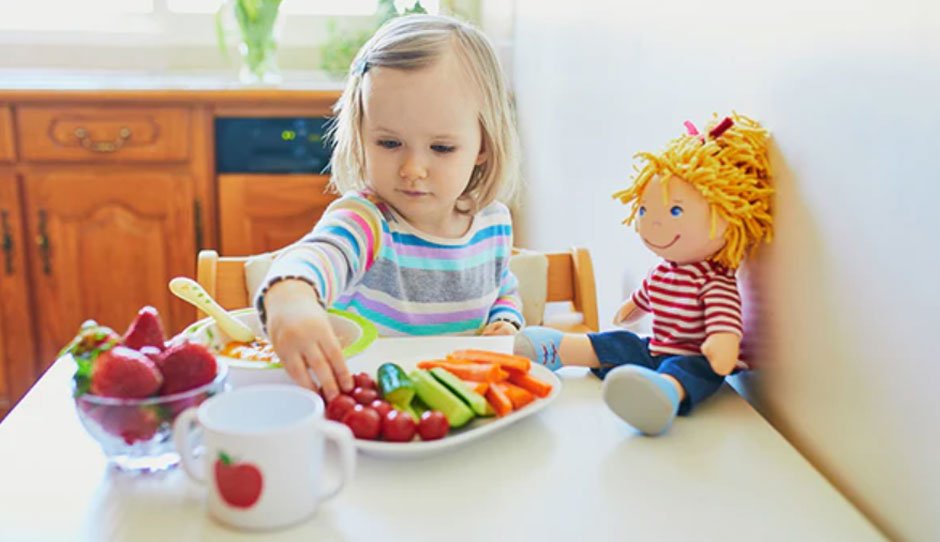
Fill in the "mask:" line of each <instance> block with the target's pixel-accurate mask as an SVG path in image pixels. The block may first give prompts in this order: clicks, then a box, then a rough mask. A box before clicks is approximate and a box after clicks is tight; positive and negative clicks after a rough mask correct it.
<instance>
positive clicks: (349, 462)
mask: <svg viewBox="0 0 940 542" xmlns="http://www.w3.org/2000/svg"><path fill="white" fill-rule="evenodd" d="M319 429H320V430H321V431H323V435H324V436H325V437H326V438H327V439H328V440H332V441H333V442H334V443H336V448H337V449H338V450H339V456H340V464H341V466H342V469H343V473H342V476H341V477H340V479H339V481H337V482H336V485H335V486H333V487H332V488H330V489H328V490H326V491H324V492H322V493H320V499H321V500H325V499H330V498H332V497H335V496H336V494H337V493H339V492H340V490H341V489H343V487H344V486H345V485H346V483H347V482H349V481H350V480H352V477H353V472H355V470H356V444H355V440H354V437H353V433H352V431H351V430H350V429H349V427H347V426H345V425H343V424H341V423H337V422H333V421H328V420H323V421H321V423H320V427H319Z"/></svg>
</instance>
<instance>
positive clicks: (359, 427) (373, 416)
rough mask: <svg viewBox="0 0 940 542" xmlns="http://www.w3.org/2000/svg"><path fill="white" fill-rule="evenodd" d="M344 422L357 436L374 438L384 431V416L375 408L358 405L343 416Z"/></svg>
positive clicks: (368, 438)
mask: <svg viewBox="0 0 940 542" xmlns="http://www.w3.org/2000/svg"><path fill="white" fill-rule="evenodd" d="M343 423H344V424H346V425H347V426H349V428H350V429H352V432H353V435H355V436H356V438H361V439H367V440H374V439H377V438H378V437H379V433H380V432H381V431H382V418H380V417H379V413H378V412H376V411H375V409H374V408H369V407H367V406H362V405H356V406H354V407H352V408H351V409H350V410H349V412H347V413H346V415H345V416H343Z"/></svg>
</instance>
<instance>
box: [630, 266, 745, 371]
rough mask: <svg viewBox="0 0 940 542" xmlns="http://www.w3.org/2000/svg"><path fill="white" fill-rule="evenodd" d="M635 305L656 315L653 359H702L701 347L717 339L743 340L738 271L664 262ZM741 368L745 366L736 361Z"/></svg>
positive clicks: (637, 295) (652, 273)
mask: <svg viewBox="0 0 940 542" xmlns="http://www.w3.org/2000/svg"><path fill="white" fill-rule="evenodd" d="M633 302H634V303H635V304H636V306H637V307H639V308H640V309H642V310H644V311H646V312H650V313H652V314H653V336H652V338H651V339H650V353H651V354H653V355H662V354H679V355H693V356H696V355H701V354H702V343H703V342H705V339H706V338H707V337H708V336H709V335H711V334H713V333H725V332H726V333H734V334H736V335H738V336H739V337H740V336H742V335H743V330H744V326H743V324H742V318H741V295H740V294H739V293H738V284H737V280H736V279H735V276H734V271H733V270H730V269H726V268H724V267H722V266H720V265H718V264H716V263H713V262H699V263H691V264H681V265H680V264H676V263H673V262H668V261H663V262H662V263H660V264H659V265H657V266H656V267H654V268H653V269H652V271H650V273H649V275H647V277H646V278H645V279H643V284H642V286H640V288H639V289H637V291H635V292H634V293H633ZM738 367H739V368H742V369H746V368H747V365H746V364H744V363H743V362H742V361H738Z"/></svg>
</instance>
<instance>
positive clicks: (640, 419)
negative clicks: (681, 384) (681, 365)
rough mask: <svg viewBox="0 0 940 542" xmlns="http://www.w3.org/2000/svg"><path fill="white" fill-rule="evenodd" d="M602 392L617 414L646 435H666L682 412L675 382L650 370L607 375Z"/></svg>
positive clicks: (627, 368) (619, 370) (631, 368)
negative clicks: (678, 413)
mask: <svg viewBox="0 0 940 542" xmlns="http://www.w3.org/2000/svg"><path fill="white" fill-rule="evenodd" d="M601 393H602V395H603V397H604V402H605V403H607V406H608V407H609V408H610V410H612V411H613V412H614V414H616V415H617V416H620V417H621V418H622V419H623V420H624V421H625V422H627V423H629V424H630V425H632V426H633V427H636V428H637V429H639V430H640V431H641V432H642V433H643V434H645V435H651V436H652V435H659V434H661V433H663V432H665V431H666V430H667V429H669V426H670V425H672V420H674V419H675V417H676V412H678V410H679V392H678V391H676V388H675V386H674V385H673V384H672V382H669V381H668V380H666V379H665V378H663V377H662V376H661V375H660V374H659V373H657V372H655V371H651V370H649V369H647V368H646V367H639V366H636V365H623V366H621V367H617V368H616V369H614V370H612V371H611V372H609V373H607V378H605V379H604V385H603V388H602V392H601Z"/></svg>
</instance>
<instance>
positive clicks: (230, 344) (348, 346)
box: [183, 308, 378, 388]
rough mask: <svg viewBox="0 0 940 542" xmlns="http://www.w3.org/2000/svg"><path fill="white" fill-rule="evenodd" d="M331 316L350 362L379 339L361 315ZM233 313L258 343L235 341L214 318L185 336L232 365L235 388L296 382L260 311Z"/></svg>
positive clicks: (333, 312)
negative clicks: (263, 325) (268, 334)
mask: <svg viewBox="0 0 940 542" xmlns="http://www.w3.org/2000/svg"><path fill="white" fill-rule="evenodd" d="M328 313H329V319H330V324H331V325H332V326H333V331H334V332H335V333H336V336H337V338H338V339H339V342H340V345H341V346H342V347H343V356H344V357H346V358H347V359H348V358H350V357H352V356H355V355H357V354H359V353H361V352H363V351H364V350H365V349H366V348H368V347H369V346H370V345H371V344H372V343H373V342H374V341H375V339H376V338H377V337H378V330H376V328H375V326H374V325H372V322H369V321H368V320H366V319H365V318H363V317H361V316H359V315H358V314H353V313H351V312H347V311H341V310H338V309H329V311H328ZM229 314H231V315H232V316H233V317H234V318H235V319H237V320H239V321H240V322H242V323H244V324H245V325H247V326H248V327H249V328H251V330H252V331H254V333H255V340H254V341H252V342H250V343H244V342H238V341H235V340H233V339H232V338H231V337H229V336H228V334H226V333H225V332H224V331H222V330H221V329H220V328H219V326H218V325H217V324H216V323H215V321H214V320H213V319H212V318H205V319H203V320H199V321H198V322H196V323H194V324H193V325H191V326H189V327H188V328H187V329H186V331H184V332H183V334H184V335H185V336H186V337H187V338H188V339H189V340H191V341H193V342H198V343H200V344H204V345H205V346H207V347H208V348H209V350H211V351H212V352H213V353H214V354H215V356H216V359H217V360H218V361H220V362H222V363H224V364H225V365H227V366H228V369H229V371H228V373H229V375H228V382H229V384H230V385H231V386H232V387H233V388H237V387H240V386H246V385H252V384H272V383H290V382H293V380H291V377H290V375H288V374H287V371H285V370H284V367H283V366H282V365H281V363H280V361H279V360H278V358H277V354H275V353H274V350H273V348H272V347H271V343H270V342H269V341H268V339H267V336H266V335H265V334H264V331H263V329H262V328H261V321H260V320H259V319H258V312H257V311H256V310H255V309H253V308H246V309H240V310H235V311H231V312H230V313H229Z"/></svg>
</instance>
